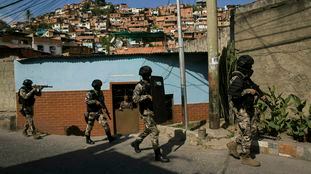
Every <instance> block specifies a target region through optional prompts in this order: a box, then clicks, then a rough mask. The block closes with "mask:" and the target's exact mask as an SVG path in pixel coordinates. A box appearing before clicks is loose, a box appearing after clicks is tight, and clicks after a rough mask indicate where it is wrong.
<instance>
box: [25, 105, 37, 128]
mask: <svg viewBox="0 0 311 174" xmlns="http://www.w3.org/2000/svg"><path fill="white" fill-rule="evenodd" d="M22 114H23V115H24V116H25V118H26V123H25V125H24V133H27V132H28V129H30V130H31V132H32V134H35V133H36V128H35V124H34V121H33V106H24V107H23V109H22Z"/></svg>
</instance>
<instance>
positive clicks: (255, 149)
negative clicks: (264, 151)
mask: <svg viewBox="0 0 311 174" xmlns="http://www.w3.org/2000/svg"><path fill="white" fill-rule="evenodd" d="M259 140H260V139H259V137H258V136H255V137H254V138H253V141H252V145H251V158H252V159H255V158H256V155H257V154H260V148H259V142H258V141H259Z"/></svg>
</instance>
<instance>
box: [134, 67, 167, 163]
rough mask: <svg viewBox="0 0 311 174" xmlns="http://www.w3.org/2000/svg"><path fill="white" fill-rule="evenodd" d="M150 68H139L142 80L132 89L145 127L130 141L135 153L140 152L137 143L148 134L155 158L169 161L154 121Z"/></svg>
mask: <svg viewBox="0 0 311 174" xmlns="http://www.w3.org/2000/svg"><path fill="white" fill-rule="evenodd" d="M151 73H152V69H151V68H150V67H149V66H143V67H141V68H140V69H139V75H140V76H141V77H142V80H141V81H140V82H139V83H138V84H137V85H136V86H135V89H134V91H133V101H134V102H135V103H137V104H138V106H139V112H140V115H141V118H142V119H143V121H144V124H145V129H144V132H142V133H141V134H140V135H139V136H138V138H137V139H136V140H135V141H134V142H132V143H131V146H132V147H133V148H134V150H135V152H136V153H139V152H141V149H140V148H139V144H140V143H141V142H142V141H143V140H144V139H145V138H146V137H147V136H148V135H149V134H150V135H151V143H152V147H153V150H154V154H155V160H156V161H161V162H169V159H168V158H166V157H164V156H163V155H162V153H161V150H160V147H159V140H158V139H159V130H158V128H157V125H156V122H155V121H154V119H153V117H154V112H153V103H152V96H151V84H150V77H151Z"/></svg>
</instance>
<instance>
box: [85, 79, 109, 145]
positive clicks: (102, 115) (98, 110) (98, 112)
mask: <svg viewBox="0 0 311 174" xmlns="http://www.w3.org/2000/svg"><path fill="white" fill-rule="evenodd" d="M101 86H102V81H101V80H98V79H96V80H94V81H93V82H92V87H93V88H94V89H93V90H90V91H89V92H88V93H87V94H86V98H85V101H86V104H87V113H86V117H87V119H86V121H87V126H86V130H85V137H86V143H87V144H94V141H92V140H91V138H90V136H91V131H92V128H93V126H94V121H95V120H98V122H99V123H100V124H101V125H102V126H103V128H104V130H105V133H106V135H107V138H108V140H109V142H112V141H113V140H114V138H113V137H112V135H111V132H110V128H109V125H108V120H107V119H108V118H107V116H108V114H109V113H108V110H107V107H106V105H105V101H104V94H103V92H102V91H101Z"/></svg>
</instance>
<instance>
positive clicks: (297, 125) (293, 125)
mask: <svg viewBox="0 0 311 174" xmlns="http://www.w3.org/2000/svg"><path fill="white" fill-rule="evenodd" d="M290 97H291V105H290V107H289V109H290V110H291V111H292V112H293V113H294V117H293V118H291V120H290V122H289V123H287V127H288V129H289V131H288V134H289V135H291V136H293V137H294V139H296V140H298V141H303V140H304V137H305V136H307V135H308V133H311V132H310V129H311V118H310V115H311V114H310V113H311V106H310V107H309V115H305V113H304V112H303V109H304V108H305V106H306V103H307V101H306V100H304V101H303V100H301V99H300V98H299V97H297V96H295V95H293V94H291V95H290ZM308 130H309V131H308Z"/></svg>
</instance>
